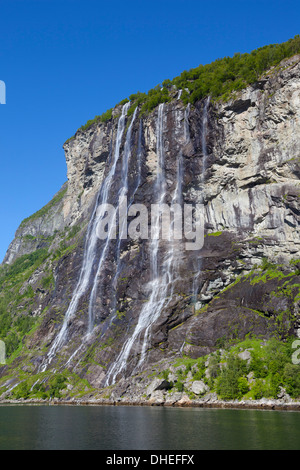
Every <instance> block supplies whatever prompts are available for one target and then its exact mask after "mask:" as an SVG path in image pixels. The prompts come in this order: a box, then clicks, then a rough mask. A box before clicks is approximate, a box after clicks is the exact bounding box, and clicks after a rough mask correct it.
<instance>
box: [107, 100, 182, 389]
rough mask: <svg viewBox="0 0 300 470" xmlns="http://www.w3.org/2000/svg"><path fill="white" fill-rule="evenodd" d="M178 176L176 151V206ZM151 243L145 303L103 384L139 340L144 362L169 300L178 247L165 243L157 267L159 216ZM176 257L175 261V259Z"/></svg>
mask: <svg viewBox="0 0 300 470" xmlns="http://www.w3.org/2000/svg"><path fill="white" fill-rule="evenodd" d="M163 111H164V104H160V105H159V108H158V117H157V130H156V139H157V146H156V153H157V175H156V180H155V183H154V191H153V192H154V195H155V196H156V201H155V202H156V203H157V204H163V203H164V202H165V199H166V179H165V152H164V142H163V118H164V113H163ZM182 176H183V156H182V153H181V152H179V154H178V157H177V175H176V187H175V190H174V193H173V198H172V203H180V202H181V199H182V195H181V192H182ZM151 225H152V226H151V241H150V273H151V279H150V281H149V284H148V286H147V287H148V289H149V292H150V297H149V300H148V302H146V303H145V304H144V306H143V307H142V310H141V312H140V315H139V319H138V323H137V325H136V327H135V330H134V332H133V334H132V336H131V337H130V338H129V339H128V340H127V341H126V342H125V343H124V345H123V347H122V349H121V352H120V354H119V355H118V357H117V359H116V361H115V363H114V364H113V366H112V367H111V369H110V371H109V373H108V376H107V379H106V385H109V384H110V383H115V380H116V378H117V376H118V375H119V374H120V372H121V371H122V370H124V369H125V368H126V365H127V361H128V358H129V355H130V352H131V350H132V348H133V346H134V345H135V344H136V343H137V341H142V346H141V355H140V359H139V363H138V366H137V367H139V366H140V365H141V364H142V363H143V362H144V360H145V356H146V352H147V347H148V345H149V338H150V329H151V327H152V325H153V324H154V322H155V321H157V319H158V318H159V316H160V315H161V312H162V311H163V309H165V308H166V307H167V306H168V304H169V302H170V301H171V299H172V294H173V289H174V281H175V280H176V277H175V276H176V271H177V270H176V269H175V265H176V264H177V262H178V259H179V256H178V250H176V246H175V245H176V244H177V245H178V243H179V244H180V242H177V243H176V241H174V240H172V241H169V245H168V250H167V253H166V254H165V256H164V258H163V261H162V263H161V265H160V262H159V260H160V259H161V256H160V255H161V253H160V248H161V244H162V242H161V240H160V238H159V231H160V217H159V216H158V217H156V218H155V219H154V220H152V221H151ZM176 255H177V259H176Z"/></svg>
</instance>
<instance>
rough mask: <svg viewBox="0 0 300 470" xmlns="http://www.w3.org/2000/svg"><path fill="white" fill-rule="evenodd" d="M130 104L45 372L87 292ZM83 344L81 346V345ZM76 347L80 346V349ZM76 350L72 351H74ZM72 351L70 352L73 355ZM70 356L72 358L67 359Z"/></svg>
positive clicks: (48, 356) (125, 110)
mask: <svg viewBox="0 0 300 470" xmlns="http://www.w3.org/2000/svg"><path fill="white" fill-rule="evenodd" d="M129 105H130V103H126V104H125V105H124V106H123V108H122V114H121V116H120V118H119V121H118V130H117V136H116V146H115V151H114V158H113V163H112V165H111V168H110V170H109V172H108V175H107V176H106V178H105V180H104V182H103V184H102V186H101V188H100V191H99V193H98V197H97V201H96V204H95V207H94V210H93V213H92V216H91V219H90V222H89V226H88V230H87V235H86V241H85V247H84V254H83V262H82V266H81V270H80V275H79V279H78V282H77V285H76V287H75V290H74V292H73V295H72V299H71V302H70V304H69V307H68V309H67V311H66V314H65V317H64V321H63V324H62V327H61V329H60V331H59V333H58V334H57V336H56V338H55V340H54V342H53V344H52V346H51V348H50V350H49V352H48V354H47V356H46V358H45V361H44V362H43V363H42V365H41V370H42V371H45V370H46V369H47V367H48V365H49V364H50V363H51V361H52V360H53V358H54V357H55V355H56V353H57V351H58V350H59V349H60V348H61V347H62V346H63V345H64V343H65V342H66V339H67V334H68V324H69V321H70V319H71V318H72V316H74V315H75V314H76V310H77V307H78V303H79V301H80V299H81V298H82V296H83V295H84V294H85V293H86V291H87V289H88V288H89V285H90V278H91V274H92V270H93V266H94V262H95V257H96V251H97V243H98V237H97V231H96V228H97V224H98V222H99V220H98V217H97V209H98V207H99V205H100V204H105V203H107V202H108V195H109V190H110V188H111V184H112V181H113V178H114V176H115V171H116V165H117V162H118V159H119V154H120V146H121V141H122V136H123V132H124V129H125V118H126V114H127V111H128V108H129ZM105 250H106V245H105V247H104V250H103V252H102V257H101V258H100V261H99V264H101V259H102V258H103V256H104V254H105ZM95 289H96V288H95V285H94V286H93V289H92V292H91V298H90V305H89V327H88V334H89V333H91V330H92V326H93V312H92V306H91V305H92V304H93V300H94V291H95ZM81 347H82V345H81V346H80V348H81ZM80 348H79V349H80ZM76 353H77V351H76V352H75V354H76ZM73 356H74V354H73V355H72V357H73ZM70 359H71V358H70Z"/></svg>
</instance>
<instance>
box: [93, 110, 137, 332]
mask: <svg viewBox="0 0 300 470" xmlns="http://www.w3.org/2000/svg"><path fill="white" fill-rule="evenodd" d="M129 106H130V102H128V103H126V104H125V105H124V106H123V108H122V114H121V117H120V118H119V122H118V130H117V137H116V148H115V153H114V159H113V165H112V167H111V169H110V172H109V174H108V176H107V177H106V179H105V182H104V191H103V197H102V201H101V204H103V205H105V204H108V203H111V201H110V200H109V196H110V189H111V186H112V182H113V179H114V177H115V172H116V166H117V162H118V160H119V156H120V147H121V143H122V137H123V134H124V130H125V118H126V115H127V111H128V108H129ZM134 118H135V116H134ZM132 123H133V119H132V122H131V125H130V126H129V129H130V136H131V127H132ZM126 143H127V142H126ZM127 149H128V143H127ZM127 153H129V151H128V152H127ZM128 158H129V157H128ZM127 165H128V162H127ZM126 176H127V175H126ZM113 225H114V224H111V228H110V230H109V232H108V234H107V238H106V241H105V244H104V247H103V249H102V253H101V256H100V260H99V263H98V268H97V273H96V275H95V278H94V282H93V287H92V290H91V295H90V301H89V327H88V332H89V333H91V332H92V331H93V328H94V305H95V300H96V295H97V289H98V278H99V275H100V273H101V270H102V267H103V263H104V261H105V260H106V256H107V250H108V247H109V244H110V240H111V236H112V230H113Z"/></svg>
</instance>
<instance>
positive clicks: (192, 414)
mask: <svg viewBox="0 0 300 470" xmlns="http://www.w3.org/2000/svg"><path fill="white" fill-rule="evenodd" d="M29 449H30V450H48V449H49V450H189V449H191V450H299V449H300V413H298V412H285V411H260V410H219V409H201V408H184V409H181V408H156V407H125V406H124V407H123V406H116V407H113V406H111V407H109V406H70V405H67V406H63V405H61V406H42V405H41V406H27V405H17V406H13V405H9V406H0V450H29Z"/></svg>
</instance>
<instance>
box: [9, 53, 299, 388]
mask: <svg viewBox="0 0 300 470" xmlns="http://www.w3.org/2000/svg"><path fill="white" fill-rule="evenodd" d="M127 112H128V105H124V106H123V107H122V106H119V107H117V108H116V109H115V110H114V113H113V118H112V119H110V120H109V121H108V122H106V123H102V124H95V125H93V126H92V127H90V128H89V129H87V130H86V131H78V132H77V133H76V135H75V138H74V139H72V140H71V141H69V142H68V143H66V144H65V146H64V149H65V153H66V160H67V166H68V183H67V184H66V185H65V186H64V187H63V188H62V190H61V191H60V193H58V197H55V198H54V200H53V201H52V203H50V204H49V205H48V206H49V207H46V209H45V210H43V211H41V213H37V214H35V216H34V217H33V218H31V219H28V220H26V221H24V222H23V224H22V225H21V227H20V228H19V229H18V231H17V234H16V238H15V240H14V241H13V242H12V244H11V246H10V248H9V250H8V252H7V255H6V257H5V260H4V262H5V263H7V264H9V265H12V264H13V263H14V261H15V260H16V259H18V257H20V256H21V255H24V254H27V253H30V252H32V251H34V250H36V249H41V248H47V250H48V251H49V253H50V256H49V257H48V258H46V260H43V262H42V264H41V265H40V266H39V267H37V269H36V270H35V271H34V272H31V273H30V277H29V278H28V279H26V280H25V281H24V283H23V285H22V287H21V293H22V292H24V291H25V290H26V288H27V287H28V286H31V287H32V289H33V291H34V293H35V296H34V298H33V300H32V301H31V304H30V306H29V304H26V302H25V304H24V301H23V306H22V308H21V309H19V311H18V312H17V313H15V314H14V315H15V316H16V318H17V317H18V315H19V316H20V315H25V316H26V315H31V316H33V317H34V319H35V322H36V323H35V324H36V328H35V329H34V330H33V331H32V332H31V333H30V334H29V335H27V336H26V337H24V340H23V359H22V360H20V359H16V361H17V362H15V363H12V365H9V366H5V367H3V368H2V372H1V373H2V376H5V375H7V374H9V373H10V372H11V367H16V364H18V367H20V368H21V369H20V370H22V371H23V372H24V370H26V371H30V372H31V374H40V373H46V372H47V371H51V370H64V369H69V370H72V371H76V373H77V374H78V375H79V376H80V377H81V378H84V379H86V380H87V381H88V382H89V384H90V385H91V386H93V387H95V388H96V389H98V388H101V387H103V386H105V385H111V384H114V383H115V382H117V381H118V380H119V379H120V378H122V377H125V378H128V379H130V377H131V376H132V375H134V374H135V373H138V372H140V371H142V370H145V369H147V367H151V366H152V365H153V364H155V363H157V362H159V361H168V360H171V359H172V358H174V357H177V356H182V355H184V354H186V355H189V356H191V357H194V358H195V357H199V356H202V355H205V354H208V353H210V352H212V351H214V350H215V349H216V348H217V347H220V346H221V345H222V344H223V342H224V341H227V340H229V339H231V340H236V339H243V338H245V337H246V336H247V335H254V336H259V337H263V338H269V337H271V336H273V335H275V334H277V335H279V336H281V337H285V336H287V335H291V334H295V332H296V331H297V328H298V311H299V283H300V277H299V275H298V270H297V269H296V268H297V266H298V265H297V259H298V258H299V243H300V236H299V214H300V213H299V190H300V188H299V174H300V165H299V148H300V58H299V56H295V57H293V58H292V59H289V60H286V61H284V62H283V63H281V67H279V68H276V69H273V70H271V71H269V72H268V73H267V74H265V76H263V77H262V78H261V80H260V81H259V82H257V83H256V84H255V86H253V87H249V88H247V89H245V90H243V91H241V92H239V93H237V94H236V95H235V96H234V97H232V99H231V101H229V102H227V103H223V102H211V101H210V100H209V99H206V100H203V101H200V102H198V103H196V105H195V106H188V107H185V106H184V105H183V103H182V102H181V100H180V97H179V99H178V97H177V96H176V97H175V98H174V100H173V101H172V102H170V103H166V104H164V105H160V106H159V107H158V108H156V109H155V110H154V111H153V112H152V113H151V114H150V115H149V116H147V117H143V118H142V119H140V118H139V115H138V110H137V111H136V112H135V113H134V114H133V115H131V116H130V117H128V116H127ZM120 195H126V196H127V202H128V206H130V205H131V204H132V203H140V204H144V205H147V206H149V205H150V204H151V203H155V202H159V201H160V202H162V201H163V202H166V203H167V204H172V203H175V202H177V203H181V204H182V203H185V204H193V205H194V204H196V203H200V204H204V214H205V217H204V220H205V239H204V246H203V248H202V249H201V250H196V251H194V250H186V249H185V244H184V241H182V240H178V241H176V242H173V243H170V242H168V241H166V240H161V239H160V240H158V241H153V240H151V239H148V240H140V239H135V240H134V239H132V238H127V239H124V240H119V238H118V237H117V239H116V240H111V241H109V242H107V241H105V240H104V241H101V240H99V239H98V238H97V237H96V235H95V233H96V227H97V221H98V219H97V213H96V209H97V207H98V206H99V205H100V204H101V203H104V202H109V203H110V204H112V205H114V206H115V207H117V204H118V200H119V199H118V198H119V196H120ZM46 272H47V273H52V275H53V284H52V286H51V288H48V287H43V288H41V284H42V281H43V279H44V278H45V273H46ZM43 285H45V282H44V284H43ZM24 357H26V361H25V362H26V364H25V363H24ZM22 361H23V363H22ZM24 364H25V365H24ZM16 380H17V379H16Z"/></svg>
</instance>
